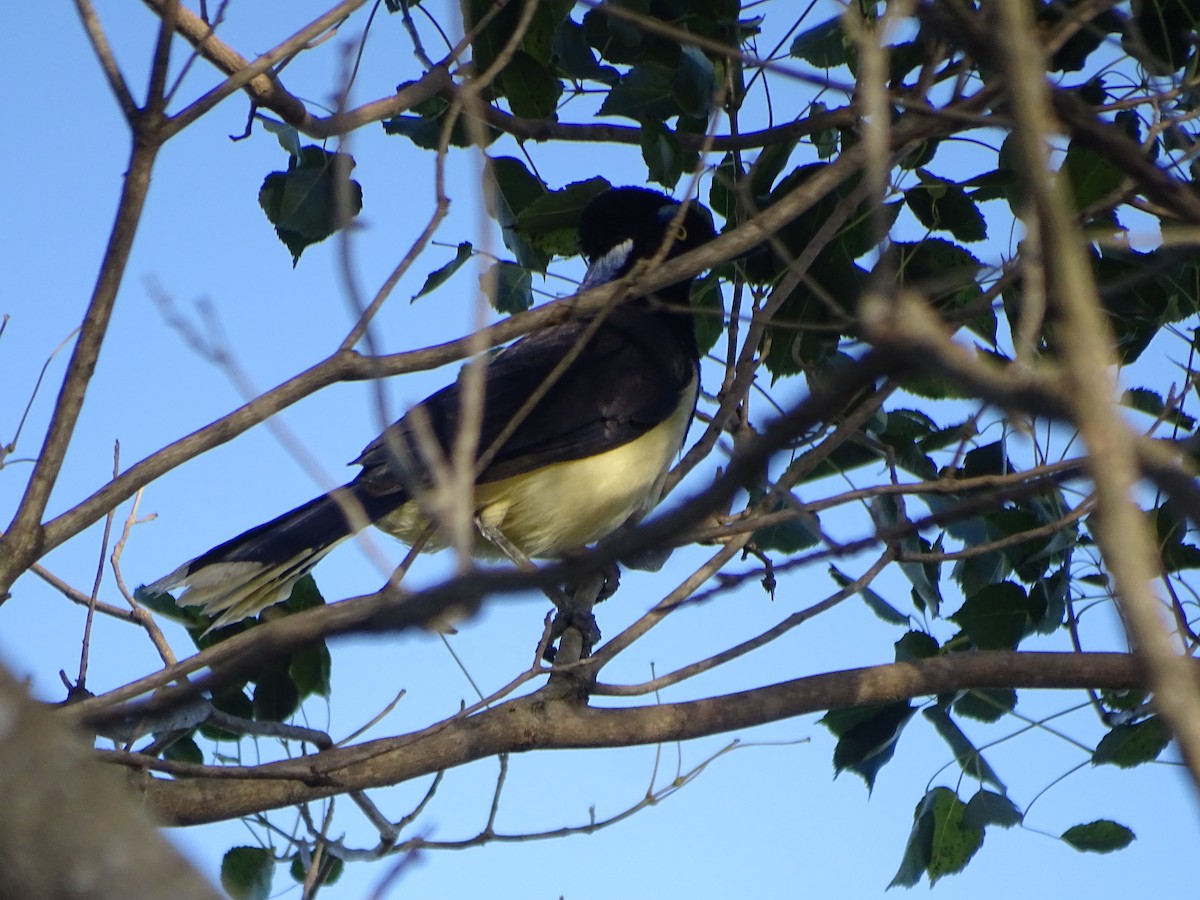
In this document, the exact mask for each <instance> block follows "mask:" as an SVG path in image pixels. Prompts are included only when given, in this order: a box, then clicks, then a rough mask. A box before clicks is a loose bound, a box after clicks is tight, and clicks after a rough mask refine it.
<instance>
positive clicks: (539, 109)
mask: <svg viewBox="0 0 1200 900" xmlns="http://www.w3.org/2000/svg"><path fill="white" fill-rule="evenodd" d="M499 82H500V84H501V86H502V88H501V89H502V91H503V93H504V96H505V97H506V98H508V105H509V108H511V109H512V111H513V115H515V116H521V117H522V118H526V119H540V120H543V121H548V122H555V121H557V120H558V115H557V112H556V110H557V109H558V98H559V97H560V96H562V82H560V81H559V80H558V78H557V76H555V75H554V74H553V73H552V72H550V70H549V69H547V68H546V66H545V65H544V64H543V63H541V62H538V61H537V60H536V59H534V58H533V57H532V56H530V55H529V54H528V53H526V52H524V51H522V50H518V51H517V52H516V53H514V54H513V57H512V59H511V60H509V63H508V65H507V66H505V67H504V70H503V71H502V72H501V73H500V77H499Z"/></svg>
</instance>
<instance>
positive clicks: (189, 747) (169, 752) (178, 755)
mask: <svg viewBox="0 0 1200 900" xmlns="http://www.w3.org/2000/svg"><path fill="white" fill-rule="evenodd" d="M163 759H169V760H171V761H172V762H185V763H192V764H193V765H197V766H200V765H204V751H202V750H201V749H200V747H199V746H198V745H197V744H196V742H195V741H194V740H193V739H192V736H191V735H184V736H183V737H181V738H179V740H177V741H175V742H174V743H173V744H171V746H169V747H167V749H166V750H164V751H163Z"/></svg>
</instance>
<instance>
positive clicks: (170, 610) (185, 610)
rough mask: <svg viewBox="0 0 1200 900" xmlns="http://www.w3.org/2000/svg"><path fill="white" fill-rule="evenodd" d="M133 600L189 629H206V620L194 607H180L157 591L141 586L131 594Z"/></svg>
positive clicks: (168, 596)
mask: <svg viewBox="0 0 1200 900" xmlns="http://www.w3.org/2000/svg"><path fill="white" fill-rule="evenodd" d="M133 599H134V600H136V601H137V602H138V603H140V604H142V606H144V607H146V609H148V610H150V611H151V612H154V613H157V614H158V615H160V616H165V617H166V618H168V619H172V620H173V621H176V622H182V623H183V624H184V625H187V626H188V627H189V628H200V629H201V630H203V629H204V628H207V627H208V624H207V619H205V618H204V617H203V616H202V615H201V614H200V613H199V612H197V611H196V608H195V607H192V606H180V605H179V604H178V603H176V602H175V598H174V597H172V596H171V595H170V594H167V593H161V594H160V593H158V592H157V591H151V590H149V589H147V588H146V586H145V585H141V586H139V587H138V588H137V589H136V590H135V591H134V592H133Z"/></svg>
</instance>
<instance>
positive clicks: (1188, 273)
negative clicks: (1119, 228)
mask: <svg viewBox="0 0 1200 900" xmlns="http://www.w3.org/2000/svg"><path fill="white" fill-rule="evenodd" d="M1095 265H1096V268H1095V273H1096V283H1097V284H1098V285H1099V286H1100V300H1101V302H1102V303H1103V304H1104V307H1105V309H1106V310H1107V311H1108V314H1109V322H1110V324H1111V325H1112V328H1113V331H1114V332H1115V336H1116V338H1117V350H1118V352H1119V354H1120V356H1121V362H1122V363H1123V364H1128V363H1131V362H1133V361H1134V360H1135V359H1137V358H1138V357H1139V356H1140V355H1141V353H1142V351H1143V350H1145V349H1146V347H1147V346H1148V345H1149V344H1150V341H1151V340H1153V339H1154V336H1155V335H1157V334H1158V333H1159V330H1160V329H1161V328H1162V327H1163V326H1164V325H1166V324H1169V323H1172V322H1178V321H1180V320H1182V319H1185V318H1187V317H1189V316H1193V315H1195V314H1196V313H1197V312H1198V311H1200V260H1198V259H1197V257H1196V255H1195V254H1192V253H1179V252H1176V251H1174V250H1173V249H1171V248H1159V249H1157V250H1154V251H1151V252H1149V253H1136V252H1133V251H1121V250H1114V249H1110V248H1106V249H1105V251H1104V254H1103V255H1102V256H1100V257H1099V258H1098V259H1096V264H1095Z"/></svg>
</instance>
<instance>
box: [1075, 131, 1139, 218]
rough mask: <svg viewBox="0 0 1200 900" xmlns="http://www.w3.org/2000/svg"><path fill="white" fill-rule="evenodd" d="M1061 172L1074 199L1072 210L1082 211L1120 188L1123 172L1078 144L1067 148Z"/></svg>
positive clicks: (1102, 157) (1105, 157)
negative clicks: (1063, 173)
mask: <svg viewBox="0 0 1200 900" xmlns="http://www.w3.org/2000/svg"><path fill="white" fill-rule="evenodd" d="M1063 172H1065V173H1066V176H1067V184H1068V185H1070V187H1071V196H1072V197H1074V198H1075V208H1076V209H1077V210H1079V211H1081V212H1082V211H1083V210H1085V209H1087V208H1089V207H1090V206H1092V205H1093V204H1095V203H1097V202H1098V201H1100V200H1102V199H1103V198H1105V197H1107V196H1109V195H1110V194H1112V193H1113V192H1114V191H1115V190H1116V189H1117V188H1118V187H1120V186H1121V181H1122V180H1123V179H1124V177H1125V176H1124V173H1123V172H1122V171H1121V169H1120V168H1119V167H1118V166H1117V164H1116V163H1114V162H1112V161H1111V160H1110V159H1109V158H1108V157H1107V156H1101V155H1100V154H1099V153H1097V152H1096V151H1095V150H1092V149H1091V148H1090V147H1085V146H1083V144H1080V143H1079V142H1077V141H1072V142H1071V143H1070V144H1069V145H1068V146H1067V156H1066V159H1064V160H1063Z"/></svg>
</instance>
